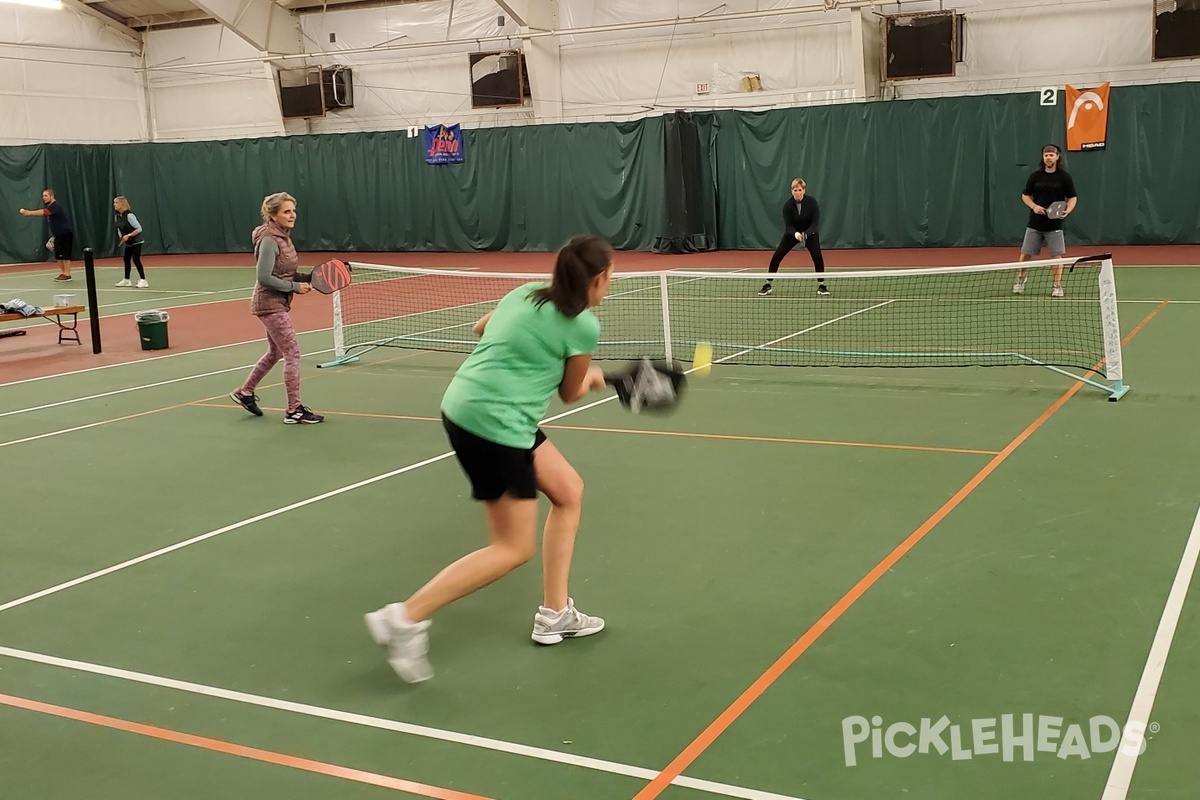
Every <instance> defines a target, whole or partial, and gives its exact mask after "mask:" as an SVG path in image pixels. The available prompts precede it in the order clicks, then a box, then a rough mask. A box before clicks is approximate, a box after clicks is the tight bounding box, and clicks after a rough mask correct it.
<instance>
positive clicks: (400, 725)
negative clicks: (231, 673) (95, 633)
mask: <svg viewBox="0 0 1200 800" xmlns="http://www.w3.org/2000/svg"><path fill="white" fill-rule="evenodd" d="M0 656H7V657H9V658H16V659H20V660H22V661H31V662H34V663H37V664H46V665H48V666H53V667H63V668H65V669H70V670H75V671H77V672H87V673H91V674H93V675H103V676H105V677H109V678H118V679H120V680H126V681H132V682H135V683H142V684H146V685H149V686H158V687H162V688H165V689H175V690H177V691H181V692H188V693H190V694H196V695H202V696H204V697H214V698H218V699H221V700H230V701H233V702H235V703H244V704H246V705H252V706H259V707H261V708H269V709H272V710H275V711H288V712H291V713H293V714H303V715H304V716H307V717H315V718H318V719H326V720H332V721H334V722H344V723H348V724H350V725H359V726H362V727H366V728H376V729H378V730H385V731H394V732H396V733H404V734H408V735H410V736H420V737H423V738H426V739H436V740H438V741H443V742H450V743H452V744H459V745H467V746H469V747H479V748H482V749H484V750H493V751H496V752H500V753H506V754H509V755H515V756H524V757H526V758H535V759H538V760H540V761H550V762H553V763H556V764H566V765H568V766H572V767H583V768H584V769H590V770H595V771H598V772H607V773H610V774H613V775H624V776H626V777H630V778H638V779H641V780H646V781H651V780H654V778H655V777H657V776H658V770H653V769H646V768H645V767H635V766H632V765H629V764H620V763H618V762H615V761H605V760H603V759H599V758H588V757H587V756H580V755H576V754H574V753H563V752H561V751H558V750H548V749H546V748H542V747H531V746H529V745H523V744H517V743H515V742H506V741H503V740H501V739H491V738H488V737H486V736H474V735H471V734H466V733H458V732H457V731H448V730H443V729H441V728H431V727H428V726H425V725H416V724H413V723H409V722H399V721H397V720H391V719H384V718H382V717H371V716H367V715H366V714H355V713H352V712H348V711H338V710H337V709H332V708H322V707H321V706H313V705H308V704H307V703H296V702H293V701H291V700H279V699H276V698H273V697H263V696H262V695H256V694H249V693H247V692H238V691H233V690H230V689H221V688H219V687H216V686H205V685H204V684H200V683H191V682H190V681H180V680H175V679H174V678H164V677H160V676H158V675H148V674H146V673H143V672H133V671H132V670H126V669H119V668H116V667H107V666H104V665H101V664H90V663H88V662H86V661H73V660H71V659H66V658H58V657H56V656H50V655H44V654H42V653H31V652H29V651H26V650H17V649H14V648H11V647H0ZM671 783H672V784H673V785H675V786H681V787H684V788H688V789H698V790H699V791H702V792H708V793H710V794H717V795H723V796H725V797H737V798H744V800H801V798H798V797H791V796H788V795H782V794H774V793H772V792H763V791H759V790H757V789H747V788H744V787H741V786H731V785H729V784H725V783H716V782H713V781H704V780H698V779H696V778H685V777H682V776H681V777H678V778H676V779H675V780H674V781H672V782H671Z"/></svg>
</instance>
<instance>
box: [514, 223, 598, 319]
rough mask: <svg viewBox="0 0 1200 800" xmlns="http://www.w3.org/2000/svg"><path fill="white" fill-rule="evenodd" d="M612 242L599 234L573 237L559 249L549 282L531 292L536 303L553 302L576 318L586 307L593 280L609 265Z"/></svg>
mask: <svg viewBox="0 0 1200 800" xmlns="http://www.w3.org/2000/svg"><path fill="white" fill-rule="evenodd" d="M612 260H613V249H612V245H610V244H609V243H608V242H606V241H604V240H603V239H601V238H600V237H599V236H576V237H575V238H574V239H572V240H571V241H569V242H567V244H566V245H565V246H564V247H563V249H561V250H559V251H558V259H557V260H555V262H554V277H553V279H552V280H551V281H550V285H549V286H547V287H545V288H544V289H537V290H535V291H534V292H533V293H532V295H531V296H532V297H533V298H535V302H536V303H537V305H538V306H542V305H545V304H546V303H553V304H554V307H555V308H557V309H558V310H559V311H561V312H562V314H563V316H565V317H577V316H579V315H580V313H582V312H583V310H584V309H586V308H587V307H588V289H589V288H590V287H591V285H592V279H594V278H595V277H596V276H597V275H601V274H603V273H604V271H605V270H606V269H608V267H609V265H610V264H612Z"/></svg>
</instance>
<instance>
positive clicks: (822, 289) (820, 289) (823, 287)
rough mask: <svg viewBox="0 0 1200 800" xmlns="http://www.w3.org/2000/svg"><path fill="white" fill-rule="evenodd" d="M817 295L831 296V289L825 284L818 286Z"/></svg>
mask: <svg viewBox="0 0 1200 800" xmlns="http://www.w3.org/2000/svg"><path fill="white" fill-rule="evenodd" d="M817 294H829V287H828V286H826V285H825V284H823V283H818V284H817Z"/></svg>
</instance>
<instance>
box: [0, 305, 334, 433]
mask: <svg viewBox="0 0 1200 800" xmlns="http://www.w3.org/2000/svg"><path fill="white" fill-rule="evenodd" d="M325 330H329V329H328V328H325ZM306 333H321V331H306ZM300 335H303V334H300ZM262 341H263V340H262V339H254V340H253V341H250V342H238V345H243V344H261V343H262ZM236 346H237V345H229V344H223V345H220V347H236ZM209 349H213V350H215V349H218V348H209ZM191 352H192V353H201V352H204V351H202V350H192V351H191ZM332 352H333V348H327V349H325V350H314V351H313V352H311V353H305V354H303V355H302V356H300V357H301V358H307V357H309V356H321V355H325V354H326V353H332ZM174 355H187V353H175V354H174ZM146 360H147V361H149V360H151V359H146ZM255 363H257V362H255ZM108 366H118V365H116V364H109V365H108ZM253 366H254V364H253V363H251V364H244V365H240V366H236V367H229V368H227V369H218V370H213V371H212V372H199V373H196V374H195V375H184V376H183V377H181V378H170V379H169V380H165V381H157V382H155V383H142V384H139V385H137V386H126V387H125V388H124V389H113V390H112V391H110V392H100V393H99V394H89V395H85V396H83V397H72V398H71V399H69V400H59V401H57V402H54V403H45V404H43V405H40V406H27V407H25V408H16V409H13V410H12V411H0V418H3V417H11V416H13V415H15V414H27V413H29V412H30V411H45V410H46V409H48V408H59V407H61V406H69V405H71V404H73V403H85V402H87V401H89V400H100V399H103V398H105V397H112V396H114V395H118V394H127V393H128V392H140V391H141V390H143V389H155V388H157V387H159V386H170V385H171V384H173V383H183V382H184V381H193V380H196V379H198V378H211V377H212V376H214V375H223V374H225V373H226V372H237V371H238V370H244V369H250V368H251V367H253ZM97 369H99V367H98V368H97ZM30 380H39V379H38V378H31V379H30ZM4 385H5V386H11V385H12V384H4ZM0 388H2V387H0ZM85 427H89V426H85ZM74 430H82V428H78V429H74ZM8 444H15V442H9V443H8ZM3 446H4V445H3V444H0V447H3Z"/></svg>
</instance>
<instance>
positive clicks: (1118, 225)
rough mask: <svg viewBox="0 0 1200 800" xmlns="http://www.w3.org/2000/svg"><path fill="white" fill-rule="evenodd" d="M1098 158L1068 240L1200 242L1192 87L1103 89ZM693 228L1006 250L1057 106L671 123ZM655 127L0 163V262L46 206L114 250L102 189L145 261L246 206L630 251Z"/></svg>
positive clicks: (720, 234) (483, 132) (652, 227)
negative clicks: (795, 191)
mask: <svg viewBox="0 0 1200 800" xmlns="http://www.w3.org/2000/svg"><path fill="white" fill-rule="evenodd" d="M1110 100H1111V103H1110V105H1111V108H1110V112H1109V127H1108V147H1107V149H1105V150H1102V151H1093V152H1086V153H1068V154H1066V166H1067V169H1068V170H1069V171H1070V172H1071V174H1072V175H1073V176H1074V177H1075V180H1076V186H1077V188H1078V191H1079V197H1080V205H1079V208H1078V210H1077V212H1076V213H1075V214H1074V215H1073V216H1072V217H1071V219H1070V221H1069V224H1068V231H1069V232H1068V240H1069V242H1070V243H1071V244H1072V245H1075V244H1082V245H1087V244H1101V243H1103V244H1154V243H1162V244H1172V243H1192V242H1197V241H1200V191H1197V190H1196V187H1197V186H1200V148H1197V147H1196V146H1195V144H1194V140H1195V136H1194V131H1196V130H1200V83H1176V84H1166V85H1157V86H1132V87H1114V88H1113V90H1112V94H1111V97H1110ZM689 124H691V125H694V129H695V137H694V140H695V144H696V146H697V147H698V148H699V158H698V161H699V164H698V165H696V164H695V159H693V160H692V163H693V166H694V167H695V169H698V170H699V172H698V174H696V175H694V176H693V177H694V178H695V179H696V180H695V181H694V184H695V185H698V186H699V187H700V191H701V194H702V195H703V196H702V197H700V198H690V200H689V202H690V201H691V200H694V201H695V202H694V203H692V205H695V206H697V207H699V208H702V209H703V216H704V217H705V222H704V225H705V228H706V229H708V230H715V231H716V239H717V242H716V243H717V246H719V247H722V248H726V249H732V248H755V249H759V248H771V247H773V246H774V245H775V243H776V242H777V241H778V240H779V233H780V230H781V228H782V221H781V219H780V209H781V207H782V206H783V203H784V201H785V200H786V199H787V197H788V184H789V183H790V181H791V179H792V178H793V177H797V176H799V177H803V178H804V179H805V180H806V181H807V182H808V186H809V191H810V192H811V193H812V194H813V196H815V197H816V198H817V199H818V200H819V201H820V203H821V209H822V243H823V244H825V245H827V246H829V247H841V248H846V247H949V246H975V245H1014V246H1015V245H1016V244H1017V243H1019V242H1020V240H1021V236H1022V234H1023V231H1024V226H1025V219H1026V213H1027V212H1026V210H1025V208H1024V206H1023V205H1022V204H1021V201H1020V195H1021V189H1022V188H1023V186H1024V182H1025V178H1026V176H1027V175H1028V174H1029V172H1030V171H1032V170H1033V169H1035V168H1036V166H1037V164H1038V159H1039V156H1040V152H1041V147H1042V145H1043V144H1045V143H1046V142H1051V141H1052V142H1056V143H1059V144H1062V143H1063V140H1064V130H1065V112H1064V109H1063V107H1062V105H1061V104H1060V105H1058V106H1053V107H1043V106H1040V105H1039V104H1038V101H1037V96H1036V93H1035V92H1024V93H1019V94H1005V95H988V96H980V97H963V98H939V99H930V100H908V101H896V102H874V103H859V104H854V105H835V106H817V107H811V108H793V109H782V110H776V111H768V112H744V111H717V112H706V113H700V114H693V115H690V122H689ZM668 125H669V118H667V117H653V118H649V119H643V120H638V121H634V122H615V123H611V122H610V123H601V122H597V123H585V124H567V125H540V126H525V127H508V128H487V129H480V130H470V131H467V132H466V133H465V147H466V160H465V163H463V164H456V165H442V166H431V165H428V164H426V163H425V160H424V155H423V151H422V144H423V140H422V139H421V138H419V137H418V138H412V139H410V138H408V136H407V135H406V134H405V133H398V132H394V131H388V132H378V133H355V134H332V135H319V136H291V137H272V138H265V139H239V140H234V141H226V142H189V143H178V144H176V143H168V144H120V145H37V146H22V147H4V148H0V209H4V213H0V261H41V260H45V259H47V258H48V257H49V255H48V253H47V252H46V251H45V248H44V242H45V240H46V236H45V233H46V226H45V223H39V221H38V220H33V219H27V218H24V217H21V216H19V215H17V214H16V209H17V208H19V207H21V206H25V207H34V208H36V207H39V206H40V193H41V190H42V189H43V188H44V187H46V186H50V187H52V188H54V189H55V190H56V192H57V193H58V197H59V200H60V201H61V202H62V203H63V205H64V206H65V207H66V208H67V211H68V213H69V214H70V215H71V219H72V221H73V222H74V224H75V230H76V240H77V242H78V243H79V246H80V249H82V247H92V248H94V249H95V250H96V252H97V253H98V254H99V255H111V254H113V253H114V252H115V245H116V235H115V230H114V228H113V225H112V198H113V197H114V196H116V195H119V194H123V195H125V196H126V197H128V198H129V201H130V204H131V206H132V208H133V210H134V212H135V213H136V214H137V215H138V219H139V220H141V222H142V223H143V225H144V227H145V230H146V240H147V252H148V253H200V252H238V251H248V250H249V249H250V231H251V230H252V229H253V228H254V226H255V225H257V224H258V222H259V211H258V209H259V205H260V203H261V202H262V198H263V196H265V195H267V194H269V193H271V192H275V191H281V190H282V191H288V192H290V193H291V194H293V195H294V196H295V197H296V198H297V199H298V201H299V209H300V221H299V224H298V226H297V229H296V234H295V236H296V243H297V246H299V247H300V248H301V249H304V250H334V251H344V252H354V251H375V250H382V251H387V250H451V251H469V250H511V251H521V250H541V251H545V250H553V249H556V248H558V247H559V246H561V245H562V244H563V243H564V242H565V241H566V240H567V239H568V238H569V237H570V236H572V235H573V234H576V233H594V234H598V235H601V236H605V237H607V238H608V239H609V240H610V241H612V243H613V244H614V245H615V246H616V247H618V248H620V249H626V250H649V249H651V247H652V246H653V243H654V240H655V237H656V236H658V235H659V234H660V233H661V232H662V231H663V230H664V229H665V227H666V226H667V224H668V220H667V216H666V214H667V205H668V204H667V202H666V200H667V197H666V193H667V192H668V191H675V190H673V189H668V186H667V177H666V176H667V173H668V170H667V161H666V153H667V142H668V128H667V126H668Z"/></svg>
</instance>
